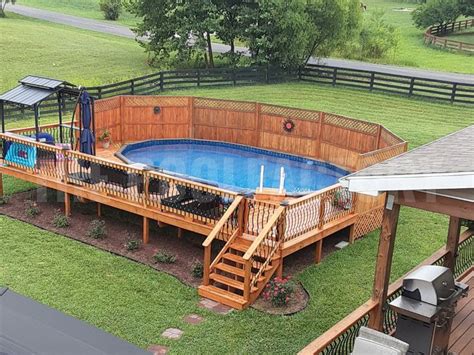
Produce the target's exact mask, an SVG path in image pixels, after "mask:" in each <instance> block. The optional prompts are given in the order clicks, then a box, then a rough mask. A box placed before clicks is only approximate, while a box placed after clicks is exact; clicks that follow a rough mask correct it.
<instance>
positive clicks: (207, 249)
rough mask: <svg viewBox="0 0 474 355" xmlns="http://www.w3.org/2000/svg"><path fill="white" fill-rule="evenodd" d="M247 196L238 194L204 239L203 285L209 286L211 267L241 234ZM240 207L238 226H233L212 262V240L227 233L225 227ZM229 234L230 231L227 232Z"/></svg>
mask: <svg viewBox="0 0 474 355" xmlns="http://www.w3.org/2000/svg"><path fill="white" fill-rule="evenodd" d="M243 201H245V198H244V197H243V196H241V195H238V196H236V197H235V199H234V201H233V202H232V203H231V205H230V206H229V207H228V208H227V211H226V212H225V213H224V215H223V216H222V217H221V219H220V220H219V222H217V224H216V225H215V226H214V228H213V229H212V231H211V233H209V235H208V236H207V238H206V239H205V240H204V242H203V243H202V246H203V247H204V265H203V285H204V286H207V285H209V275H210V273H211V269H212V268H213V267H214V266H215V264H216V263H217V261H218V260H219V259H220V258H221V257H222V255H223V254H224V253H225V251H226V250H227V249H228V248H229V245H230V244H231V243H232V242H233V241H234V239H235V238H236V236H237V235H238V234H239V232H240V231H241V230H242V228H243V226H242V223H243V222H242V220H243V218H242V217H243V213H244V211H243V210H242V209H243V207H244V203H243ZM239 207H240V211H239V214H238V216H237V225H236V228H232V232H231V233H230V235H228V239H227V243H226V244H225V246H224V247H223V248H222V249H221V251H220V252H219V254H218V255H217V256H216V258H215V259H214V261H213V262H212V263H211V245H212V242H213V241H214V240H215V239H217V237H218V236H219V235H221V234H222V235H225V232H224V231H223V229H224V228H225V227H226V226H227V225H228V223H229V220H230V219H231V218H232V216H233V215H234V213H235V212H236V210H237V209H238V208H239ZM227 234H229V233H227Z"/></svg>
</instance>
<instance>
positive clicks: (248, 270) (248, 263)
mask: <svg viewBox="0 0 474 355" xmlns="http://www.w3.org/2000/svg"><path fill="white" fill-rule="evenodd" d="M251 269H252V260H251V259H249V260H245V273H244V299H245V300H246V301H247V302H249V301H250V283H251V282H252V280H251V278H250V276H251V275H252V273H251Z"/></svg>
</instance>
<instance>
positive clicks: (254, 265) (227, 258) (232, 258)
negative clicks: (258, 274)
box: [222, 253, 279, 271]
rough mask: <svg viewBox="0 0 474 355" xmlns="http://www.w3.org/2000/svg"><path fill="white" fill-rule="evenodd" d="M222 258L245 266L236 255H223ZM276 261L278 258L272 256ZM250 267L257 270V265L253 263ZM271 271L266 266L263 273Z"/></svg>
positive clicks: (269, 266)
mask: <svg viewBox="0 0 474 355" xmlns="http://www.w3.org/2000/svg"><path fill="white" fill-rule="evenodd" d="M222 258H223V259H225V260H229V261H233V262H235V263H239V264H242V265H244V264H245V260H244V258H243V257H242V256H240V255H236V254H232V253H225V254H224V255H222ZM276 259H279V257H278V256H274V257H273V260H276ZM252 267H254V268H258V264H257V263H256V262H255V261H254V262H253V263H252ZM271 269H272V267H271V265H267V267H266V268H265V271H268V270H271Z"/></svg>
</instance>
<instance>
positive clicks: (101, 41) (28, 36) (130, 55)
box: [0, 13, 157, 92]
mask: <svg viewBox="0 0 474 355" xmlns="http://www.w3.org/2000/svg"><path fill="white" fill-rule="evenodd" d="M0 33H1V36H0V58H2V63H4V64H5V65H2V67H1V68H0V78H1V80H0V92H3V91H5V90H7V89H9V88H11V87H13V86H14V85H15V84H16V82H17V81H18V80H19V79H21V78H23V77H24V76H26V75H28V74H34V75H43V76H50V77H53V78H57V79H64V80H68V81H70V82H72V83H74V84H76V85H99V84H105V83H108V82H113V81H119V80H121V79H128V78H131V77H134V76H139V75H144V74H147V73H151V72H155V71H157V69H156V68H150V67H149V66H148V65H147V56H146V54H145V53H144V51H143V49H142V48H141V47H140V46H139V45H138V43H136V42H134V41H132V40H130V39H126V38H121V37H117V36H110V35H103V34H100V33H97V32H91V31H84V30H79V29H76V28H73V27H69V26H62V25H56V24H52V23H49V22H44V21H39V20H34V19H31V18H26V17H22V16H18V15H15V14H12V13H10V14H8V17H7V18H4V19H1V21H0Z"/></svg>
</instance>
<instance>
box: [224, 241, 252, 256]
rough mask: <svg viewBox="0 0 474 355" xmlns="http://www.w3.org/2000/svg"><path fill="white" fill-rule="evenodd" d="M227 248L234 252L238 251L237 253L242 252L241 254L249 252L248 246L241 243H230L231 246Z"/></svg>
mask: <svg viewBox="0 0 474 355" xmlns="http://www.w3.org/2000/svg"><path fill="white" fill-rule="evenodd" d="M229 248H230V249H234V250H238V251H240V252H242V253H244V254H245V252H246V251H247V250H249V245H247V244H242V243H239V242H237V243H232V244H231V245H230V246H229Z"/></svg>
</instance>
